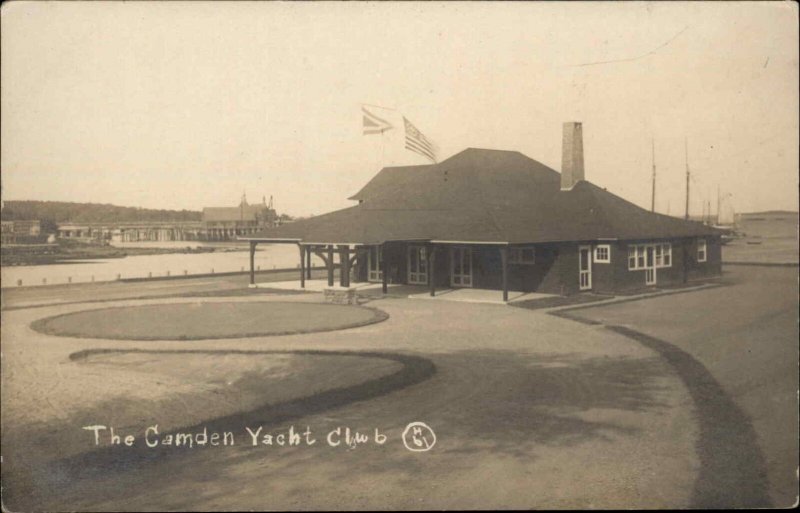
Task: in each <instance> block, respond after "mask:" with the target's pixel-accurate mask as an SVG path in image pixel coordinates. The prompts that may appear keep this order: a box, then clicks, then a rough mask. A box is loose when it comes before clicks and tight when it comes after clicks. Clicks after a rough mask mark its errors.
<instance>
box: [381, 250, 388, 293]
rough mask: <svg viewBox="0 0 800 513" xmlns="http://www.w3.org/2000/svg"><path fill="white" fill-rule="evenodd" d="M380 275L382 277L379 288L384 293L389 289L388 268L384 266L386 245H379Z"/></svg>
mask: <svg viewBox="0 0 800 513" xmlns="http://www.w3.org/2000/svg"><path fill="white" fill-rule="evenodd" d="M381 277H382V278H383V280H382V284H381V290H382V291H383V293H384V294H386V293H387V292H388V291H389V285H388V284H389V270H388V269H387V268H386V246H385V245H383V244H382V245H381Z"/></svg>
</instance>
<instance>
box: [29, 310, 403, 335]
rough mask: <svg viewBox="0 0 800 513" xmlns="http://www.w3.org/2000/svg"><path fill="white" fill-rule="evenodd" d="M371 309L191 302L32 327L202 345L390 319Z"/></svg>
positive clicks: (90, 313)
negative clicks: (205, 342) (207, 342)
mask: <svg viewBox="0 0 800 513" xmlns="http://www.w3.org/2000/svg"><path fill="white" fill-rule="evenodd" d="M388 317H389V315H388V314H386V313H385V312H383V311H381V310H377V309H375V308H368V307H363V306H345V305H332V304H325V303H294V302H278V301H274V302H273V301H269V302H192V303H169V304H155V305H141V306H124V307H113V308H101V309H96V310H85V311H81V312H74V313H68V314H62V315H57V316H54V317H47V318H44V319H39V320H37V321H35V322H34V323H32V324H31V328H32V329H34V330H36V331H39V332H41V333H46V334H48V335H55V336H61V337H77V338H104V339H122V340H204V339H219V338H243V337H264V336H274V335H294V334H300V333H315V332H321V331H333V330H340V329H346V328H355V327H358V326H366V325H368V324H373V323H376V322H381V321H384V320H386V319H388Z"/></svg>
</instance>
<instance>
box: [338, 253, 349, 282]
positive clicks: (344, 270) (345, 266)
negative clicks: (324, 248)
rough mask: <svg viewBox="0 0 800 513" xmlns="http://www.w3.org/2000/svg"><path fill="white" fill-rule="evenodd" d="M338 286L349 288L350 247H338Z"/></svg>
mask: <svg viewBox="0 0 800 513" xmlns="http://www.w3.org/2000/svg"><path fill="white" fill-rule="evenodd" d="M339 285H341V286H342V287H349V286H350V246H347V245H345V246H339Z"/></svg>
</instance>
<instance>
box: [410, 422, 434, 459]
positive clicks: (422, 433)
mask: <svg viewBox="0 0 800 513" xmlns="http://www.w3.org/2000/svg"><path fill="white" fill-rule="evenodd" d="M403 445H405V446H406V449H408V450H409V451H413V452H425V451H430V450H431V449H432V448H433V446H434V445H436V433H434V432H433V429H431V427H430V426H429V425H427V424H425V423H424V422H412V423H411V424H409V425H407V426H406V429H405V431H403Z"/></svg>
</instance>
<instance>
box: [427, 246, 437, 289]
mask: <svg viewBox="0 0 800 513" xmlns="http://www.w3.org/2000/svg"><path fill="white" fill-rule="evenodd" d="M427 253H428V254H427V259H428V285H429V286H430V288H431V297H433V296H435V295H436V273H435V272H434V269H435V266H436V247H434V246H428V251H427Z"/></svg>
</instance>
